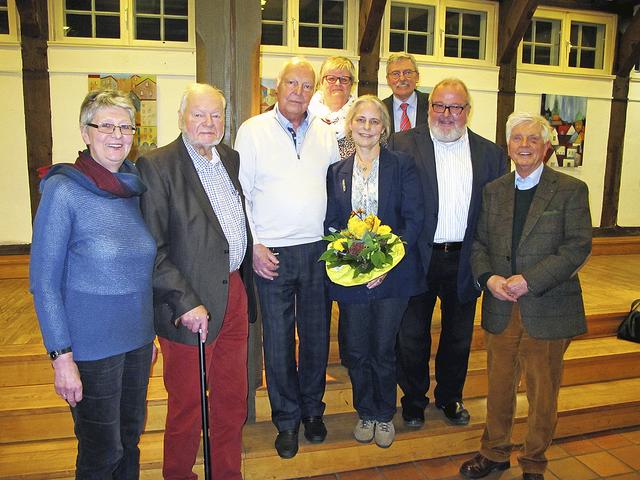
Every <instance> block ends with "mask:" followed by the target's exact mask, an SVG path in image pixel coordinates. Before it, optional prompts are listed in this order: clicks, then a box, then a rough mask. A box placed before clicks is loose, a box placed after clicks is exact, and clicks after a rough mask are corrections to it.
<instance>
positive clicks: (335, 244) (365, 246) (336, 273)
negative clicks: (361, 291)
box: [319, 211, 404, 287]
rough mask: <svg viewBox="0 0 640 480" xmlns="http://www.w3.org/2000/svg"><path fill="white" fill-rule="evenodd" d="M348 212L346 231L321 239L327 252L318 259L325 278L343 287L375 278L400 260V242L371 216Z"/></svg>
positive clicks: (401, 253)
mask: <svg viewBox="0 0 640 480" xmlns="http://www.w3.org/2000/svg"><path fill="white" fill-rule="evenodd" d="M362 215H363V213H362V212H361V211H358V212H351V217H350V218H349V221H348V223H347V228H346V229H344V230H341V231H339V232H334V233H331V234H330V235H327V236H325V237H323V238H324V240H327V241H328V242H329V245H328V246H327V251H326V252H324V253H323V254H322V255H321V256H320V259H319V260H323V261H325V262H326V268H327V275H328V276H329V279H330V280H331V281H332V282H334V283H337V284H338V285H343V286H346V287H351V286H354V285H362V284H365V283H368V282H370V281H371V280H373V279H374V278H377V277H379V276H381V275H383V274H385V273H387V272H388V271H389V270H391V269H392V268H393V267H395V266H396V265H397V264H398V262H400V260H402V257H404V243H403V242H402V240H401V239H400V237H398V236H397V235H395V234H394V233H393V232H391V227H389V226H388V225H382V224H381V223H382V222H380V219H379V218H378V217H376V216H375V215H368V216H367V217H365V218H362Z"/></svg>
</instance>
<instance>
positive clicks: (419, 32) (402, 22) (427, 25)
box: [389, 4, 435, 55]
mask: <svg viewBox="0 0 640 480" xmlns="http://www.w3.org/2000/svg"><path fill="white" fill-rule="evenodd" d="M434 19H435V8H434V7H433V6H432V5H425V6H422V5H403V4H393V5H391V18H390V22H389V23H390V29H389V51H390V52H409V53H413V54H417V55H433V37H434V30H433V29H434Z"/></svg>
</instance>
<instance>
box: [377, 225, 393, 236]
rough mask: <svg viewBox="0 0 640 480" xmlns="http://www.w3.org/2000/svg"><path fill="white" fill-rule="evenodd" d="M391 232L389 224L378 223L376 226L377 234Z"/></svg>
mask: <svg viewBox="0 0 640 480" xmlns="http://www.w3.org/2000/svg"><path fill="white" fill-rule="evenodd" d="M388 233H391V227H390V226H389V225H380V226H379V227H378V235H387V234H388Z"/></svg>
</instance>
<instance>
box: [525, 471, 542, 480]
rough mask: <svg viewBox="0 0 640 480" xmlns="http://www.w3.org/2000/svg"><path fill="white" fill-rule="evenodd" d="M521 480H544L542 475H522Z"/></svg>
mask: <svg viewBox="0 0 640 480" xmlns="http://www.w3.org/2000/svg"><path fill="white" fill-rule="evenodd" d="M522 480H544V475H543V474H541V473H523V474H522Z"/></svg>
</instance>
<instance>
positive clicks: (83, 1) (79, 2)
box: [65, 0, 91, 12]
mask: <svg viewBox="0 0 640 480" xmlns="http://www.w3.org/2000/svg"><path fill="white" fill-rule="evenodd" d="M65 8H66V9H67V10H82V11H83V12H90V11H91V2H87V0H67V1H66V3H65Z"/></svg>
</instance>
